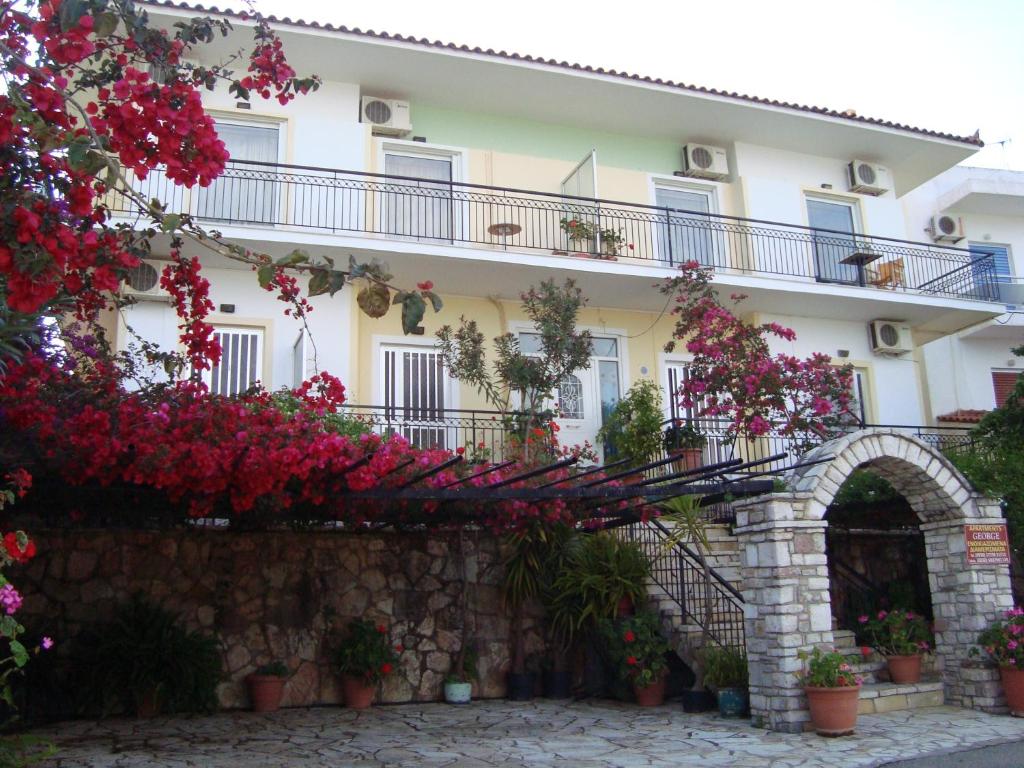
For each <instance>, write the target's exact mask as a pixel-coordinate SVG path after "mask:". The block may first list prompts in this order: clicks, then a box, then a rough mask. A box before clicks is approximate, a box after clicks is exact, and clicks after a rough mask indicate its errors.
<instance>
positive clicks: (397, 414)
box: [340, 404, 509, 462]
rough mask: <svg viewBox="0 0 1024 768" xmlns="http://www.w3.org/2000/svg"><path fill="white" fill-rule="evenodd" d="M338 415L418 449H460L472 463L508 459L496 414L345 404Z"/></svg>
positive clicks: (502, 427) (506, 438)
mask: <svg viewBox="0 0 1024 768" xmlns="http://www.w3.org/2000/svg"><path fill="white" fill-rule="evenodd" d="M340 412H341V413H342V414H343V415H345V416H348V417H350V418H352V419H355V420H357V421H360V422H362V423H363V424H365V425H366V427H367V428H368V429H370V430H372V431H373V432H376V433H377V434H379V435H383V436H385V437H387V436H390V435H395V434H398V435H402V436H403V437H404V438H405V439H406V440H408V441H409V442H410V443H412V444H413V445H415V446H416V447H417V448H444V449H447V450H449V451H457V450H459V449H462V450H463V451H464V452H465V455H466V457H467V459H471V460H476V459H479V460H483V461H494V462H501V461H504V460H505V459H506V458H507V455H506V454H507V452H508V448H509V433H508V430H507V425H506V423H505V421H504V420H503V418H502V414H501V413H500V412H499V411H486V410H465V409H457V408H430V407H410V406H401V405H349V404H345V405H344V406H342V409H341V411H340Z"/></svg>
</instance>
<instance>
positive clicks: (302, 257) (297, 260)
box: [276, 248, 309, 267]
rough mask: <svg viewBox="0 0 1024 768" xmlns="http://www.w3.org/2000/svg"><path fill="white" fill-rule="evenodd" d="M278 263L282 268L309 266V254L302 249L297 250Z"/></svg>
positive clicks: (280, 259)
mask: <svg viewBox="0 0 1024 768" xmlns="http://www.w3.org/2000/svg"><path fill="white" fill-rule="evenodd" d="M276 263H277V264H278V265H279V266H282V267H294V266H296V265H298V264H308V263H309V254H308V253H307V252H306V251H304V250H302V249H301V248H296V249H295V250H294V251H292V252H291V253H288V254H286V255H284V256H282V257H281V258H279V259H278V260H277V262H276Z"/></svg>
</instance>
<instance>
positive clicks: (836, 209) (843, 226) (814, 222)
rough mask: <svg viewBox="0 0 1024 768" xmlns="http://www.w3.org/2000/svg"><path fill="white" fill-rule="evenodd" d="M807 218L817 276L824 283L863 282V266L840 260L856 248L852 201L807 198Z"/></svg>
mask: <svg viewBox="0 0 1024 768" xmlns="http://www.w3.org/2000/svg"><path fill="white" fill-rule="evenodd" d="M807 220H808V222H809V223H810V226H811V242H812V245H813V248H814V270H815V276H816V277H817V279H818V280H819V281H821V282H823V283H848V284H850V285H863V284H864V275H863V269H864V268H863V267H862V266H858V265H856V264H844V263H843V259H847V258H849V257H850V256H852V255H853V254H855V253H856V251H857V247H856V241H855V240H854V237H853V234H854V232H856V221H855V216H854V207H853V205H851V204H849V203H842V202H834V201H829V200H819V199H814V198H808V199H807ZM822 230H829V231H822ZM846 233H849V234H846Z"/></svg>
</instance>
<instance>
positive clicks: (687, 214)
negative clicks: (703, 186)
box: [654, 186, 725, 267]
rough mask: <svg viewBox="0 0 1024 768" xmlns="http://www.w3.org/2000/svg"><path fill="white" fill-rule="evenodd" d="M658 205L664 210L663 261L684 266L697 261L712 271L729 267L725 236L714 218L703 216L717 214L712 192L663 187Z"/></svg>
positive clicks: (657, 194)
mask: <svg viewBox="0 0 1024 768" xmlns="http://www.w3.org/2000/svg"><path fill="white" fill-rule="evenodd" d="M654 202H655V205H657V206H658V207H659V208H663V209H664V210H663V211H661V212H660V218H661V222H662V223H661V225H660V226H659V227H658V232H657V238H658V242H657V247H658V256H659V258H660V259H661V260H662V261H667V262H668V263H669V264H680V263H682V262H684V261H690V260H693V261H697V262H700V263H701V264H704V265H705V266H709V267H713V266H725V248H724V241H723V238H722V233H721V231H719V230H718V229H717V228H716V226H715V225H716V222H715V221H714V220H713V219H712V217H710V216H702V215H701V214H707V213H714V208H713V203H714V198H713V195H712V192H711V191H710V190H699V189H687V188H685V187H681V186H659V187H655V188H654Z"/></svg>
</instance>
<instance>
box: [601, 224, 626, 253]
mask: <svg viewBox="0 0 1024 768" xmlns="http://www.w3.org/2000/svg"><path fill="white" fill-rule="evenodd" d="M599 234H600V236H601V255H602V256H603V257H604V258H606V259H611V260H614V259H616V258H617V257H618V255H619V252H620V251H621V250H622V246H623V245H625V243H626V238H625V237H623V236H622V228H621V227H619V228H618V229H602V230H601V231H600V233H599ZM632 247H633V246H632V245H630V249H632Z"/></svg>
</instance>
